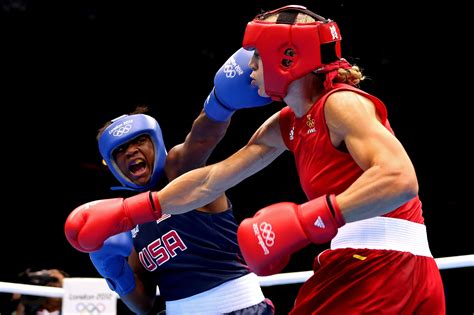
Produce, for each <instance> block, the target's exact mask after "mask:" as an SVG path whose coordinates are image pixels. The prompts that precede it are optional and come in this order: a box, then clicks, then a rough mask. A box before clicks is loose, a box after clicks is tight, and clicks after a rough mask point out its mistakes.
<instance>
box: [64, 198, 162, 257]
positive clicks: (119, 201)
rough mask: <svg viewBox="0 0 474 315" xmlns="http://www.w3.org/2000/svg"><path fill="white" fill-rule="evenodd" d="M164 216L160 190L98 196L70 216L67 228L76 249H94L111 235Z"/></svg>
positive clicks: (67, 220)
mask: <svg viewBox="0 0 474 315" xmlns="http://www.w3.org/2000/svg"><path fill="white" fill-rule="evenodd" d="M160 217H161V206H160V203H159V201H158V197H157V194H156V193H153V192H144V193H141V194H138V195H136V196H133V197H130V198H126V199H123V198H114V199H103V200H96V201H92V202H89V203H86V204H84V205H82V206H79V207H77V208H76V209H75V210H74V211H73V212H71V214H69V216H68V218H67V219H66V224H65V225H64V232H65V234H66V238H67V240H68V241H69V243H70V244H71V245H72V246H73V247H74V248H75V249H77V250H79V251H81V252H93V251H96V250H99V249H100V248H101V247H102V245H103V244H104V241H105V240H106V239H107V238H109V237H110V236H112V235H115V234H118V233H122V232H125V231H129V230H131V229H133V228H134V227H135V226H136V225H137V224H141V223H146V222H150V221H153V220H157V219H159V218H160Z"/></svg>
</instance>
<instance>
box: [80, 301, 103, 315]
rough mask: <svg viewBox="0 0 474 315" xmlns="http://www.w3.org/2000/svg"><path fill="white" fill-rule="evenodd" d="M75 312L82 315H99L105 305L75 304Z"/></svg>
mask: <svg viewBox="0 0 474 315" xmlns="http://www.w3.org/2000/svg"><path fill="white" fill-rule="evenodd" d="M76 311H78V312H79V314H81V315H82V314H84V315H96V314H100V313H102V312H103V311H105V305H104V304H102V303H98V304H94V303H87V304H86V303H78V304H76Z"/></svg>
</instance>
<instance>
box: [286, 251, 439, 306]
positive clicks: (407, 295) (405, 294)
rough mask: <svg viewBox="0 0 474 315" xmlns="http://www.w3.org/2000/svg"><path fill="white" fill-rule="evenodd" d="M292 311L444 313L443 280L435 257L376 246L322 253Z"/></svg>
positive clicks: (316, 260)
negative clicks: (376, 248) (377, 247)
mask: <svg viewBox="0 0 474 315" xmlns="http://www.w3.org/2000/svg"><path fill="white" fill-rule="evenodd" d="M314 272H315V273H314V275H313V276H312V277H311V278H309V279H308V280H307V281H306V282H305V283H304V285H303V286H302V287H301V289H300V291H299V293H298V296H297V298H296V302H295V306H294V308H293V310H292V311H291V312H290V314H291V315H298V314H304V315H307V314H318V315H320V314H397V315H400V314H410V315H412V314H430V315H437V314H440V315H441V314H443V315H444V314H445V313H446V305H445V298H444V289H443V282H442V280H441V275H440V272H439V269H438V266H437V265H436V262H435V260H434V259H433V258H431V257H426V256H415V255H413V254H411V253H407V252H399V251H390V250H374V249H347V248H345V249H336V250H327V251H324V252H323V253H321V255H320V256H319V261H318V258H316V259H315V262H314Z"/></svg>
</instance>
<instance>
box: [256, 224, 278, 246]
mask: <svg viewBox="0 0 474 315" xmlns="http://www.w3.org/2000/svg"><path fill="white" fill-rule="evenodd" d="M258 228H259V229H260V232H261V233H262V237H263V239H264V240H265V244H266V245H267V246H268V247H272V246H273V244H275V233H274V232H273V231H272V225H271V224H268V223H267V222H262V223H260V226H259V227H258Z"/></svg>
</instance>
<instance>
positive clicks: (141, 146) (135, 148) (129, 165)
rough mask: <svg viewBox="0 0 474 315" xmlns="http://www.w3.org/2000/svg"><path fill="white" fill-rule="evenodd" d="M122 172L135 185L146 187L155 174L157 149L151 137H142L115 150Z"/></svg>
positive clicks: (116, 160)
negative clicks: (154, 166)
mask: <svg viewBox="0 0 474 315" xmlns="http://www.w3.org/2000/svg"><path fill="white" fill-rule="evenodd" d="M113 154H114V158H115V162H116V163H117V166H118V168H119V169H120V171H121V172H122V173H123V174H124V175H125V176H127V177H128V178H129V179H130V180H131V181H132V182H133V183H135V184H137V185H140V186H144V185H146V184H147V183H148V182H149V181H150V178H151V174H152V173H153V163H154V161H155V148H154V146H153V142H152V141H151V139H150V137H149V136H147V135H141V136H138V137H136V138H135V139H133V140H131V141H129V142H127V143H125V144H123V145H121V146H119V147H118V148H117V149H115V150H114V153H113Z"/></svg>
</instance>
